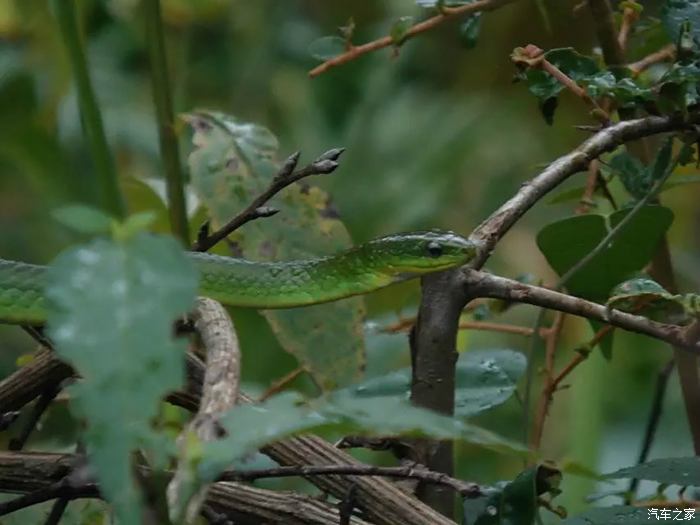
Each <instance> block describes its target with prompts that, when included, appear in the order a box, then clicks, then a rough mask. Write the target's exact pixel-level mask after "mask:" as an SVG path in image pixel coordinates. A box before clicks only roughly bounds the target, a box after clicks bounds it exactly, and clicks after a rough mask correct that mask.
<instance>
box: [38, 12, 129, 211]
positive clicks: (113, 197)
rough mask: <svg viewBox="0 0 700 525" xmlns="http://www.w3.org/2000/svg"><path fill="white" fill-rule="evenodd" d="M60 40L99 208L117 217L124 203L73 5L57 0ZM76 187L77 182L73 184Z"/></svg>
mask: <svg viewBox="0 0 700 525" xmlns="http://www.w3.org/2000/svg"><path fill="white" fill-rule="evenodd" d="M52 5H53V10H54V13H55V15H56V21H57V22H58V27H59V29H60V31H61V39H62V40H63V44H64V45H65V47H66V51H67V53H68V58H69V60H70V64H71V71H72V73H73V80H74V82H75V87H76V91H77V95H78V106H79V107H80V115H81V117H82V118H81V121H82V124H83V133H84V135H85V139H86V140H87V142H88V145H89V147H90V153H91V155H92V160H93V162H94V163H95V181H96V188H97V199H98V203H99V206H100V207H101V208H102V209H103V210H105V211H106V212H107V213H110V214H112V215H114V216H115V217H117V218H122V217H123V216H124V202H123V200H122V197H121V193H120V192H119V185H118V183H117V173H116V170H115V168H114V162H113V161H112V155H111V153H110V151H109V146H108V145H107V138H106V137H105V131H104V126H103V124H102V114H101V113H100V108H99V106H98V104H97V99H96V97H95V92H94V90H93V88H92V83H91V81H90V73H89V70H88V66H87V59H86V57H85V49H84V48H83V42H82V38H81V35H80V29H79V28H78V20H77V14H76V5H77V4H76V2H70V1H65V0H59V1H57V2H53V3H52ZM76 184H77V181H76Z"/></svg>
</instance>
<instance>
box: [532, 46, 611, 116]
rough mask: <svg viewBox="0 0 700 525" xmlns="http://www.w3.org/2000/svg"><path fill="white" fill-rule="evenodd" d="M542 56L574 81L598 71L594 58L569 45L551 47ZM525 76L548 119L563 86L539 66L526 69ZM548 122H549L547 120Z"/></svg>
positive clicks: (552, 113)
mask: <svg viewBox="0 0 700 525" xmlns="http://www.w3.org/2000/svg"><path fill="white" fill-rule="evenodd" d="M544 58H546V59H547V60H548V61H549V62H551V63H552V64H554V65H555V66H557V67H558V68H559V69H561V70H562V72H564V73H565V74H566V75H567V76H569V77H570V78H572V79H573V80H575V81H579V80H581V79H583V78H586V77H588V76H591V75H594V74H596V73H598V71H599V68H598V65H597V64H596V62H595V60H593V59H592V58H590V57H587V56H584V55H581V54H580V53H578V52H577V51H575V50H574V49H573V48H570V47H567V48H559V49H552V50H550V51H548V52H547V53H545V54H544ZM525 78H526V80H527V84H528V89H529V90H530V92H531V93H532V94H533V95H535V96H536V97H537V98H538V99H539V103H540V105H541V107H542V109H543V114H544V116H545V118H546V119H550V118H551V117H553V115H554V110H555V109H556V97H557V95H558V94H559V93H560V92H561V91H562V90H563V89H564V86H563V85H562V84H561V83H560V82H559V81H558V80H557V79H555V78H554V77H553V76H551V75H550V74H549V73H547V72H545V71H543V70H542V69H539V68H530V69H528V70H527V72H526V73H525ZM544 110H546V112H545V111H544ZM548 123H550V122H549V120H548Z"/></svg>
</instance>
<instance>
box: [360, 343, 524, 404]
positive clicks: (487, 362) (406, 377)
mask: <svg viewBox="0 0 700 525" xmlns="http://www.w3.org/2000/svg"><path fill="white" fill-rule="evenodd" d="M525 366H526V360H525V356H524V355H523V354H521V353H520V352H514V351H513V350H477V351H470V352H463V353H462V354H461V355H460V357H459V360H458V361H457V374H456V387H457V388H456V391H455V415H456V416H457V417H467V416H474V415H476V414H478V413H480V412H484V411H486V410H489V409H491V408H493V407H495V406H498V405H500V404H501V403H504V402H505V401H507V400H508V399H509V398H510V396H511V395H513V392H514V391H515V389H516V387H517V381H518V379H519V378H520V376H522V374H523V373H524V371H525ZM410 387H411V369H410V368H404V369H401V370H397V371H395V372H392V373H390V374H386V375H384V376H381V377H375V378H372V379H369V380H367V381H365V382H363V383H361V384H359V385H356V386H353V387H350V388H349V389H348V392H349V393H350V394H351V395H353V396H355V397H357V398H359V399H362V398H368V397H383V396H394V397H396V396H398V397H402V398H404V399H408V397H409V394H410Z"/></svg>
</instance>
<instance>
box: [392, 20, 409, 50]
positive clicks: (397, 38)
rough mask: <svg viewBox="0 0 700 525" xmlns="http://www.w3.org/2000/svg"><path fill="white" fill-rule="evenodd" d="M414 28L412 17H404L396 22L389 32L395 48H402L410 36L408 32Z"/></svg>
mask: <svg viewBox="0 0 700 525" xmlns="http://www.w3.org/2000/svg"><path fill="white" fill-rule="evenodd" d="M411 26H413V17H412V16H402V17H400V18H399V19H398V20H396V21H395V22H394V23H393V24H392V25H391V29H390V30H389V36H391V41H392V42H393V43H394V45H395V46H400V45H401V44H403V41H404V40H405V39H406V37H407V36H408V30H409V29H411Z"/></svg>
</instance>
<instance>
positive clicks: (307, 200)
mask: <svg viewBox="0 0 700 525" xmlns="http://www.w3.org/2000/svg"><path fill="white" fill-rule="evenodd" d="M187 119H188V121H189V122H190V124H191V125H192V126H193V128H194V129H195V135H194V138H193V141H194V144H195V146H196V149H195V150H194V151H193V152H192V153H191V154H190V157H189V164H190V169H191V175H192V184H193V186H194V188H195V190H196V192H197V194H198V196H199V198H200V199H201V201H202V202H203V203H204V204H205V205H206V206H207V208H208V209H209V213H210V215H211V218H212V224H213V226H214V227H217V226H220V225H222V224H224V223H225V222H226V221H227V220H228V219H230V218H231V217H233V216H234V215H235V214H236V213H238V212H239V211H241V210H242V209H243V208H244V207H245V206H247V205H248V204H249V203H250V202H251V201H252V200H253V199H254V198H255V197H257V196H258V195H259V194H260V193H261V192H262V191H263V190H264V189H265V188H266V187H267V186H268V185H269V183H270V181H271V180H272V177H273V176H274V175H275V174H276V173H277V170H278V165H277V164H276V162H275V160H274V156H275V155H276V153H277V139H276V138H275V137H274V136H273V135H272V134H271V133H270V132H269V131H268V130H267V129H265V128H263V127H260V126H257V125H254V124H248V123H242V122H238V121H236V120H234V119H233V118H231V117H228V116H226V115H223V114H219V113H197V114H192V115H188V116H187ZM270 205H271V206H273V207H275V208H278V209H280V210H281V212H280V213H279V214H277V215H276V216H274V217H272V218H268V219H264V220H258V221H254V222H252V223H250V224H247V225H246V226H245V227H244V228H243V229H241V230H239V231H237V232H236V233H235V234H234V235H232V236H231V237H230V239H231V240H232V241H233V242H234V243H235V246H236V247H237V252H239V254H240V255H242V256H243V257H245V258H246V259H250V260H257V261H270V260H289V259H300V258H307V257H311V256H315V255H319V254H328V253H333V252H336V251H339V250H341V249H343V248H346V247H348V246H350V245H351V241H350V236H349V234H348V232H347V230H346V229H345V227H344V225H343V223H342V222H341V221H340V220H339V219H338V218H337V214H336V213H335V211H334V210H333V207H332V205H331V203H330V200H329V197H328V195H327V194H326V193H324V192H323V191H322V190H320V189H319V188H317V187H314V186H308V185H306V184H295V185H293V186H290V187H289V188H286V189H285V190H284V191H283V192H282V193H281V194H279V195H278V196H277V197H275V198H274V199H273V200H272V201H271V202H270ZM262 313H263V315H264V316H265V318H266V319H267V321H268V322H269V323H270V326H271V327H272V330H273V331H274V332H275V335H276V336H277V338H278V339H279V341H280V344H281V345H282V346H283V347H284V348H285V349H286V350H287V351H288V352H290V353H292V354H293V355H294V356H296V358H297V359H299V361H301V363H302V364H303V365H304V367H305V368H306V369H307V370H308V371H309V372H310V373H311V375H312V376H313V378H314V379H315V380H316V382H317V383H318V384H319V386H320V387H321V388H323V389H324V390H330V389H333V388H335V387H337V386H343V385H347V384H350V383H352V382H354V381H356V380H357V379H358V378H359V377H360V374H361V371H362V369H363V366H364V362H365V354H364V343H363V339H362V319H363V316H364V302H363V300H362V298H358V297H355V298H350V299H346V300H344V301H339V302H335V303H331V304H326V305H320V306H311V307H306V308H298V309H294V310H285V311H280V310H275V311H272V310H267V311H263V312H262Z"/></svg>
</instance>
